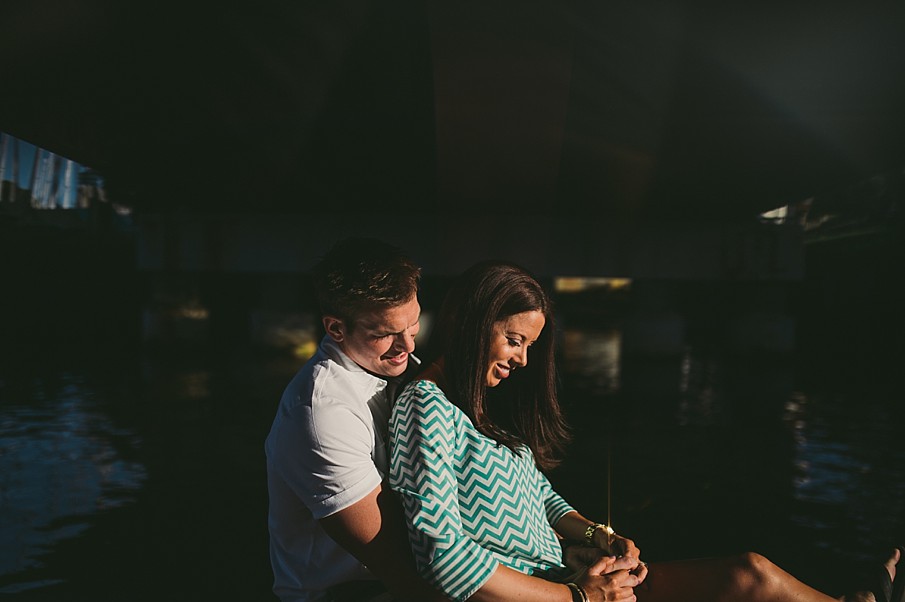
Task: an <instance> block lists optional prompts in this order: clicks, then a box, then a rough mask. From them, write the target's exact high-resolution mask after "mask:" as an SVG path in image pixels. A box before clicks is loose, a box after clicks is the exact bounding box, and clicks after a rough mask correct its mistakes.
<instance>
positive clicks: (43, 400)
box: [0, 373, 147, 592]
mask: <svg viewBox="0 0 905 602" xmlns="http://www.w3.org/2000/svg"><path fill="white" fill-rule="evenodd" d="M96 396H97V392H96V390H95V389H93V388H92V387H90V386H89V385H87V384H86V383H85V382H84V381H83V380H82V379H81V378H79V377H78V376H76V375H74V374H71V373H61V374H54V375H52V377H51V378H40V377H36V378H32V379H28V380H25V381H21V382H18V383H15V384H14V383H12V382H10V381H9V380H8V379H7V380H5V381H0V399H2V402H3V403H2V405H0V575H3V574H8V573H12V572H16V571H22V570H24V569H27V568H31V567H35V566H38V565H39V560H38V556H39V554H40V553H42V552H44V551H45V550H46V549H47V548H48V547H49V546H50V545H52V544H54V543H55V542H57V541H60V540H63V539H67V538H72V537H75V536H77V535H79V534H80V533H82V532H83V531H84V530H85V529H86V528H87V527H88V523H87V517H90V516H93V515H96V514H98V513H102V512H104V511H106V510H109V509H112V508H116V507H118V506H121V505H123V504H126V503H129V502H131V501H133V500H134V492H136V491H137V490H139V489H140V488H141V487H142V485H143V483H144V481H145V479H146V476H147V474H146V472H145V469H144V467H143V466H142V465H141V464H140V463H138V462H135V461H130V460H128V459H126V458H124V457H123V456H122V454H121V452H120V451H118V450H117V447H121V446H127V447H132V448H137V447H139V446H140V445H141V441H140V439H139V437H137V436H136V435H135V434H134V433H132V432H130V431H128V430H126V429H122V428H118V427H116V426H114V424H113V423H112V422H111V420H110V418H109V417H108V416H107V415H105V413H104V412H102V411H101V410H100V409H99V407H98V404H97V401H96ZM114 441H115V442H116V445H115V446H114V444H113V442H114ZM46 584H47V582H46V581H43V582H41V583H40V585H46ZM28 585H29V584H27V583H25V584H23V583H19V584H16V585H15V587H12V586H8V587H7V588H4V589H0V592H3V591H8V590H10V589H22V588H25V587H28Z"/></svg>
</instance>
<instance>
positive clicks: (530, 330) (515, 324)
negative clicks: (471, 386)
mask: <svg viewBox="0 0 905 602" xmlns="http://www.w3.org/2000/svg"><path fill="white" fill-rule="evenodd" d="M545 321H546V320H545V319H544V314H543V313H541V312H540V311H526V312H522V313H520V314H515V315H514V316H509V317H507V318H504V319H502V320H500V321H498V322H494V324H493V332H492V333H491V337H490V353H489V359H488V366H487V374H486V381H487V386H488V387H495V386H497V385H498V384H500V383H501V382H502V381H503V379H504V378H509V374H510V373H511V372H512V371H513V370H515V369H516V368H523V367H525V366H527V365H528V347H530V346H531V345H532V344H534V341H536V340H537V337H539V336H540V333H541V331H542V330H543V329H544V322H545Z"/></svg>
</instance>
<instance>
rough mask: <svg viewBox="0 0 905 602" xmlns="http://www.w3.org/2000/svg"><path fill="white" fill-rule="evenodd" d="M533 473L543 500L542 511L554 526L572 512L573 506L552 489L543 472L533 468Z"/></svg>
mask: <svg viewBox="0 0 905 602" xmlns="http://www.w3.org/2000/svg"><path fill="white" fill-rule="evenodd" d="M535 473H536V474H537V481H538V487H539V488H540V490H541V496H542V497H543V500H544V511H545V512H546V514H547V521H548V522H549V523H550V524H551V525H552V526H554V527H555V526H556V523H558V522H559V519H561V518H562V517H564V516H565V515H566V514H568V513H569V512H574V511H575V508H573V507H572V506H571V505H570V504H569V502H567V501H566V500H564V499H563V498H562V496H561V495H559V494H558V493H556V492H555V491H554V490H553V486H552V485H550V481H549V480H548V479H547V477H546V476H545V475H544V473H542V472H540V471H539V470H535Z"/></svg>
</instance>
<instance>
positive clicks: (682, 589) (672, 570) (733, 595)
mask: <svg viewBox="0 0 905 602" xmlns="http://www.w3.org/2000/svg"><path fill="white" fill-rule="evenodd" d="M897 560H898V552H896V553H895V554H894V555H893V556H892V557H890V559H889V561H887V563H886V568H887V570H889V572H890V575H891V576H893V577H895V569H896V567H895V565H896V561H897ZM649 570H650V572H649V574H648V576H647V579H645V581H644V583H642V584H641V585H640V586H638V587H636V588H635V595H636V596H637V598H638V602H793V601H794V602H834V601H836V600H837V599H836V598H832V597H830V596H828V595H826V594H824V593H821V592H819V591H817V590H815V589H814V588H812V587H810V586H808V585H806V584H804V583H802V582H801V581H799V580H798V579H796V578H795V577H793V576H792V575H790V574H789V573H787V572H785V571H783V570H782V569H781V568H779V567H778V566H776V565H775V564H773V563H772V562H770V561H769V560H767V559H766V558H764V557H763V556H761V555H760V554H755V553H747V554H742V555H740V556H733V557H729V558H704V559H700V560H683V561H678V562H664V563H652V564H651V565H650V566H649ZM872 599H873V597H872V596H871V595H870V594H866V595H862V596H857V597H854V596H853V597H850V598H848V599H847V600H848V601H849V602H854V601H858V602H870V601H872Z"/></svg>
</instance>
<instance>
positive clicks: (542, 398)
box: [434, 261, 569, 469]
mask: <svg viewBox="0 0 905 602" xmlns="http://www.w3.org/2000/svg"><path fill="white" fill-rule="evenodd" d="M527 311H540V312H541V313H543V315H544V319H545V325H544V328H543V330H542V331H541V334H540V337H539V338H538V339H537V341H535V343H534V344H533V345H532V346H531V352H530V353H529V361H528V365H527V366H525V367H524V368H519V369H518V370H516V371H513V372H512V374H511V375H510V377H509V378H508V379H507V380H506V381H505V382H504V383H501V385H500V386H498V387H495V388H494V389H490V388H488V387H487V384H486V382H485V378H486V371H487V365H488V363H489V361H490V359H489V351H490V342H491V336H492V332H493V326H494V323H495V322H498V321H500V320H504V319H506V318H507V317H509V316H513V315H516V314H520V313H523V312H527ZM554 333H555V324H554V319H553V306H552V301H551V300H550V298H549V297H548V296H547V294H546V293H545V292H544V290H543V287H541V285H540V283H539V282H538V281H537V280H536V279H535V278H534V277H533V276H532V275H531V274H530V273H528V272H527V271H526V270H525V269H523V268H521V267H520V266H518V265H516V264H513V263H508V262H501V261H484V262H481V263H478V264H475V265H474V266H472V267H471V268H469V269H468V270H467V271H466V272H464V273H463V274H462V276H460V277H459V279H458V280H457V281H456V283H454V284H453V286H452V288H451V289H450V291H449V293H448V294H447V297H446V299H445V301H444V303H443V307H442V308H441V311H440V315H439V318H438V324H437V328H436V331H435V335H434V336H438V337H440V341H441V343H440V345H439V348H440V349H442V353H443V356H444V362H445V369H444V372H445V377H446V391H445V392H446V394H447V396H448V397H449V399H450V401H451V402H452V403H454V404H455V405H456V406H458V407H459V408H460V409H461V410H462V411H463V412H465V414H466V415H467V416H468V417H469V418H471V420H472V422H473V423H474V425H475V427H476V428H477V429H478V430H479V431H480V432H482V433H483V434H484V435H486V436H487V437H490V438H491V439H494V440H495V441H497V442H498V443H499V444H502V445H505V446H506V447H509V448H510V449H512V450H513V451H517V450H516V447H517V446H518V445H521V444H525V445H527V446H528V447H530V448H531V450H532V452H534V457H535V461H536V462H537V465H538V466H539V467H541V468H543V469H549V468H553V467H554V466H556V465H557V464H558V463H559V461H560V460H559V456H560V455H561V453H562V451H563V449H564V447H565V444H566V443H567V442H568V440H569V430H568V427H567V425H566V422H565V420H564V418H563V415H562V411H561V409H560V407H559V402H558V400H557V395H556V388H557V387H556V384H557V383H556V368H555V363H554V346H553V341H554V338H555V334H554ZM434 348H437V346H434ZM488 399H490V401H491V403H488Z"/></svg>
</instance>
